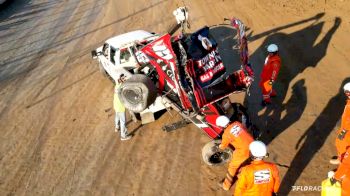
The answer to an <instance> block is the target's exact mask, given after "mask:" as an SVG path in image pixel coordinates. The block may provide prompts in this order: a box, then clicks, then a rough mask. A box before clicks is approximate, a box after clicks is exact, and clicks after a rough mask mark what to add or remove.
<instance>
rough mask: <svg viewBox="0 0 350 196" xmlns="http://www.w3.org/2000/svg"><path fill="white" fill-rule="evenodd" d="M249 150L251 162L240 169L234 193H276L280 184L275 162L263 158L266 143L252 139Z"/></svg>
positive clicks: (269, 195) (263, 194)
mask: <svg viewBox="0 0 350 196" xmlns="http://www.w3.org/2000/svg"><path fill="white" fill-rule="evenodd" d="M249 150H250V157H251V159H252V162H251V163H250V164H249V165H246V166H243V167H242V168H241V169H240V173H239V174H238V180H237V183H236V188H235V192H234V195H235V196H244V195H259V196H271V195H276V194H277V192H278V189H279V186H280V178H279V172H278V169H277V166H276V165H275V164H273V163H269V162H265V161H264V160H263V159H264V158H265V157H267V149H266V145H265V144H264V143H263V142H261V141H253V142H252V143H251V144H250V145H249Z"/></svg>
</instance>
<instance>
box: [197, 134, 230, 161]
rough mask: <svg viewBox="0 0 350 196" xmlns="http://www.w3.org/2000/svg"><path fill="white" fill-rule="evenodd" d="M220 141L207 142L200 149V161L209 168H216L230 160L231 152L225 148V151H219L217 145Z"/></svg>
mask: <svg viewBox="0 0 350 196" xmlns="http://www.w3.org/2000/svg"><path fill="white" fill-rule="evenodd" d="M220 143H221V140H213V141H210V142H208V143H207V144H206V145H205V146H204V147H203V148H202V159H203V161H204V162H205V163H206V164H207V165H210V166H217V165H222V164H224V163H226V162H227V161H229V160H231V157H232V150H231V149H229V148H227V149H225V150H220V149H219V145H220Z"/></svg>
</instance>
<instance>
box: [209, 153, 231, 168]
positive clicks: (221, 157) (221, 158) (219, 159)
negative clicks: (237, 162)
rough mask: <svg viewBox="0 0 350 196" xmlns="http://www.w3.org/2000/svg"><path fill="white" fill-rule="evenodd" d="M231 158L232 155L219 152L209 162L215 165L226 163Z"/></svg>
mask: <svg viewBox="0 0 350 196" xmlns="http://www.w3.org/2000/svg"><path fill="white" fill-rule="evenodd" d="M229 158H230V153H228V152H226V151H219V152H216V153H214V154H212V155H211V156H210V157H209V159H208V161H209V162H210V163H212V164H213V165H216V164H221V163H225V162H226V161H227V160H228V159H229Z"/></svg>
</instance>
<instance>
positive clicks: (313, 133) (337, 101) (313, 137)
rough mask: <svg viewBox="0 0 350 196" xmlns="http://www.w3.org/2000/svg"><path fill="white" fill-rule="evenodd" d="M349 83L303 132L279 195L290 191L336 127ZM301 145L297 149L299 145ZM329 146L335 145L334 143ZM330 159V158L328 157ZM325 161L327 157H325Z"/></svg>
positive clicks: (348, 79)
mask: <svg viewBox="0 0 350 196" xmlns="http://www.w3.org/2000/svg"><path fill="white" fill-rule="evenodd" d="M347 82H350V78H346V79H345V80H344V81H343V82H342V84H341V85H340V87H339V92H338V94H337V95H335V96H334V97H332V98H331V99H330V100H329V101H328V103H327V106H326V107H325V108H324V109H323V111H322V112H321V114H320V115H319V116H318V117H317V118H316V120H315V122H314V123H312V125H311V126H310V127H309V128H308V129H307V130H306V131H305V133H304V134H303V136H302V137H301V138H300V139H299V141H298V144H297V145H296V146H295V149H300V150H299V151H298V152H297V153H296V155H295V156H294V158H293V160H292V162H291V164H290V168H289V169H288V171H287V173H286V174H285V177H284V178H283V180H282V182H281V187H280V193H281V194H282V195H288V193H289V192H290V191H291V188H292V185H294V184H295V182H296V181H297V179H298V177H299V176H300V175H301V173H302V172H303V171H304V169H305V168H306V166H307V165H308V164H309V163H310V161H311V159H312V158H313V156H314V155H315V154H316V153H317V151H318V150H319V149H320V148H321V147H322V146H323V144H324V143H325V141H326V139H327V137H328V136H329V134H330V133H331V132H332V130H333V128H334V127H335V126H336V124H337V122H338V120H339V119H340V118H341V115H342V110H343V108H344V106H345V100H346V97H345V95H344V91H343V86H344V84H346V83H347ZM302 141H304V142H303V143H302V145H301V146H300V147H299V145H300V143H301V142H302ZM330 145H335V144H334V143H332V144H330ZM329 158H330V157H329ZM326 159H327V157H326ZM325 172H327V171H325Z"/></svg>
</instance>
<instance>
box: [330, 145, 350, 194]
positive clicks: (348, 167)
mask: <svg viewBox="0 0 350 196" xmlns="http://www.w3.org/2000/svg"><path fill="white" fill-rule="evenodd" d="M334 178H335V179H336V180H338V181H340V182H341V195H342V196H349V195H350V147H348V148H347V150H346V152H345V153H344V154H343V159H342V161H341V163H340V165H339V167H338V169H337V171H336V172H335V174H334Z"/></svg>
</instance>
